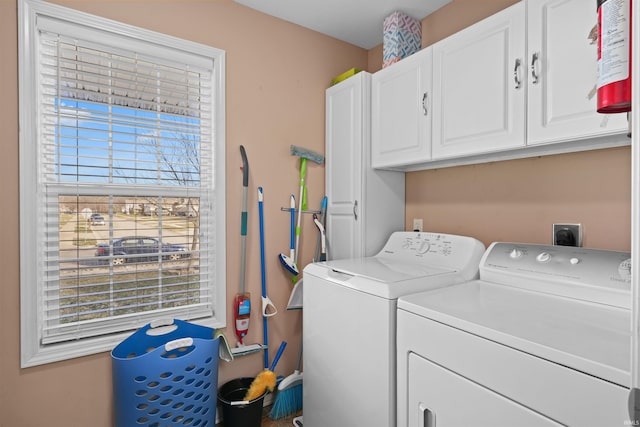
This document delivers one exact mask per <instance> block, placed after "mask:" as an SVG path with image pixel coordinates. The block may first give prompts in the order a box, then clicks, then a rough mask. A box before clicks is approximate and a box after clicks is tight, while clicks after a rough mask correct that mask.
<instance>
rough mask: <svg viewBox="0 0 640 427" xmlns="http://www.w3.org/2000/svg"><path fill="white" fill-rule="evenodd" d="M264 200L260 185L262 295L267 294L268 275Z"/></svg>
mask: <svg viewBox="0 0 640 427" xmlns="http://www.w3.org/2000/svg"><path fill="white" fill-rule="evenodd" d="M263 200H264V195H263V192H262V187H258V219H259V222H260V264H261V266H262V268H261V279H262V297H263V298H264V297H266V296H267V275H266V271H265V260H264V210H263V207H262V202H263Z"/></svg>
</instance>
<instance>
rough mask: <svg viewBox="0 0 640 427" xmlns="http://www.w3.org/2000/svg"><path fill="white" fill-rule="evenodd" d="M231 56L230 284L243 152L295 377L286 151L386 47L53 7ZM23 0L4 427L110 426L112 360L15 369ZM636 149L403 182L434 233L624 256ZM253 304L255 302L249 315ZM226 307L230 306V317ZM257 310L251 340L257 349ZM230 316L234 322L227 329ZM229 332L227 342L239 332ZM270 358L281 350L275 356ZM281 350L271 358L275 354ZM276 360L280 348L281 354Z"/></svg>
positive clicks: (235, 18)
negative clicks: (355, 71)
mask: <svg viewBox="0 0 640 427" xmlns="http://www.w3.org/2000/svg"><path fill="white" fill-rule="evenodd" d="M58 2H59V3H61V4H64V5H66V6H69V7H73V8H76V9H79V10H83V11H87V12H90V13H94V14H97V15H101V16H105V17H108V18H112V19H116V20H119V21H122V22H126V23H130V24H134V25H138V26H141V27H145V28H149V29H152V30H156V31H161V32H164V33H168V34H171V35H175V36H178V37H182V38H186V39H190V40H194V41H197V42H201V43H204V44H208V45H212V46H215V47H218V48H222V49H225V50H226V51H227V234H228V236H227V239H228V240H227V253H228V254H229V256H228V260H227V289H228V299H229V301H231V299H232V297H233V295H234V293H235V292H236V290H237V288H238V277H239V263H238V259H239V253H240V248H239V246H240V245H239V241H240V239H239V229H240V220H239V219H240V209H241V200H240V199H241V189H242V178H241V172H240V170H239V166H240V165H241V160H240V155H239V150H238V147H239V145H240V144H243V145H245V147H246V149H247V154H248V157H249V163H250V170H251V177H250V189H251V192H250V194H251V199H250V200H251V203H250V208H249V223H250V227H249V234H248V238H247V239H248V241H247V244H248V267H247V286H248V287H249V288H250V290H251V291H252V293H253V294H254V295H256V296H257V295H259V294H260V265H259V263H260V256H259V248H258V226H257V207H256V204H255V201H254V200H255V198H254V197H253V195H254V194H255V188H256V187H257V186H258V185H262V186H263V187H264V189H265V218H266V221H265V222H266V224H265V230H266V242H267V243H266V253H267V260H268V265H267V286H268V293H269V296H270V297H271V299H272V300H273V301H274V302H275V303H276V305H277V306H278V308H279V309H280V313H279V314H278V315H277V316H276V317H275V318H273V319H272V320H271V321H270V340H271V342H272V343H275V345H274V347H275V346H277V344H279V342H280V341H281V340H283V339H285V340H287V341H288V342H289V347H288V350H287V351H286V352H285V355H284V357H283V359H282V361H281V362H280V364H279V369H278V370H279V371H281V372H283V373H285V374H286V373H288V372H290V371H292V370H293V368H294V365H295V356H296V352H297V346H298V342H299V339H300V325H301V316H300V313H299V312H286V310H284V307H285V306H286V302H287V299H288V297H289V292H290V289H291V284H290V282H289V279H288V276H287V275H286V274H285V273H283V271H282V268H281V267H280V265H279V264H278V261H277V259H276V255H277V254H278V253H280V252H282V251H286V250H287V248H288V244H289V242H288V236H289V235H288V233H289V231H288V215H286V214H285V213H282V212H280V207H281V206H286V205H287V202H288V195H289V194H290V193H292V192H293V193H296V194H297V166H298V163H297V162H296V160H295V159H294V158H291V157H290V156H289V146H290V145H291V144H296V145H300V146H303V147H307V148H310V149H312V150H315V151H319V152H323V150H324V90H325V89H326V87H327V86H328V82H329V81H330V79H331V78H332V77H333V76H335V75H337V74H339V73H341V72H343V71H345V70H347V69H349V68H351V67H358V68H363V69H367V70H369V71H371V72H375V71H376V70H378V69H379V68H380V66H379V65H378V64H381V62H382V60H381V58H382V49H381V47H377V48H374V49H372V50H371V51H370V52H369V54H367V52H365V51H363V50H361V49H359V48H356V47H353V46H349V45H347V44H345V43H342V42H339V41H336V40H333V39H331V38H329V37H326V36H322V35H320V34H317V33H314V32H311V31H307V30H304V29H302V28H300V27H298V26H295V25H292V24H288V23H285V22H282V21H279V20H276V19H274V18H270V17H268V16H265V15H262V14H260V13H257V12H254V11H252V10H250V9H246V8H244V7H242V6H239V5H237V4H235V3H233V2H232V0H202V1H183V0H131V1H117V2H116V1H110V0H84V1H77V2H64V1H58ZM514 2H515V0H495V1H482V2H478V1H477V0H454V1H453V2H452V3H451V4H450V5H448V6H446V7H445V8H443V9H441V10H440V11H438V12H436V13H435V14H434V15H432V16H431V17H429V18H427V19H425V20H424V21H423V34H424V40H423V45H424V46H426V45H428V44H431V43H433V42H435V41H437V40H439V39H441V38H443V37H446V36H447V35H449V34H451V33H453V32H455V31H457V30H458V29H460V28H462V27H464V26H466V25H468V24H470V23H472V22H475V21H477V20H478V19H481V18H483V17H485V16H488V15H490V14H491V13H494V12H495V11H497V10H500V9H502V8H503V7H505V6H507V5H509V4H512V3H514ZM16 15H17V13H16V0H0V34H1V36H2V37H0V48H1V49H0V51H1V52H2V53H3V56H4V60H3V61H2V62H1V63H0V77H1V78H0V88H1V90H0V93H1V94H2V96H3V98H4V102H3V104H2V106H0V109H1V111H0V129H1V130H2V134H1V136H0V141H1V142H0V144H1V146H2V151H1V153H2V156H1V157H0V183H1V184H0V197H1V198H0V200H2V202H3V209H0V224H2V225H3V228H2V233H1V237H2V243H3V244H2V245H0V259H1V260H2V280H1V282H0V342H1V343H2V345H1V346H0V427H40V426H50V427H57V426H65V427H76V426H82V427H84V426H92V427H94V426H95V427H101V426H110V425H111V366H110V364H111V361H110V357H109V354H107V353H104V354H98V355H95V356H91V357H84V358H79V359H75V360H70V361H66V362H61V363H55V364H51V365H46V366H41V367H35V368H30V369H20V367H19V366H20V362H19V359H20V357H19V348H20V347H19V345H20V342H19V257H18V251H17V248H18V247H19V231H18V227H19V211H18V203H19V198H18V185H17V182H18V92H17V79H18V76H17V74H18V73H17V16H16ZM629 153H630V150H629V149H628V148H618V149H611V150H600V151H594V152H589V153H579V154H568V155H560V156H551V157H543V158H534V159H526V160H515V161H507V162H498V163H489V164H484V165H475V166H462V167H457V168H449V169H441V170H433V171H425V172H413V173H409V174H407V196H406V197H407V206H406V208H407V209H406V212H407V224H410V221H411V219H412V218H418V217H419V218H424V222H425V228H426V229H430V230H439V231H443V232H452V233H461V234H468V235H472V236H476V237H478V238H479V239H481V240H483V241H484V242H485V243H486V244H488V243H489V242H491V241H493V240H520V241H531V242H544V241H545V239H547V238H548V236H549V235H550V233H549V229H550V227H551V223H552V222H554V221H568V222H581V223H583V224H584V225H585V243H586V245H587V246H591V247H602V248H610V249H620V250H629V247H630V191H631V190H630V157H629ZM323 169H324V168H323V167H317V166H315V165H311V166H310V167H309V171H308V183H309V197H310V198H309V200H310V203H318V202H317V201H319V200H320V198H321V197H322V194H323V176H324V170H323ZM315 236H316V234H315V229H314V227H313V224H312V223H311V221H310V219H309V218H305V223H304V224H303V238H302V240H303V249H302V260H303V263H304V262H307V261H309V260H310V258H311V257H312V255H313V249H314V246H315ZM257 305H258V304H257V302H254V307H256V306H257ZM229 307H230V303H229V304H228V309H229ZM256 314H257V310H254V317H253V318H252V326H251V331H250V335H249V338H248V341H249V342H261V339H262V335H261V319H260V318H259V317H258V316H257V315H256ZM230 316H231V312H230V309H229V318H228V320H227V323H228V324H229V325H230V324H231V323H230V320H231V318H230ZM227 335H228V336H230V337H232V336H233V333H232V332H231V331H229V332H227ZM274 350H275V349H274ZM274 350H272V351H274ZM272 355H273V353H272ZM261 364H262V358H261V356H260V355H257V354H256V355H253V356H248V357H245V358H242V359H238V360H236V361H234V362H233V363H231V364H227V363H221V366H220V382H224V381H226V380H227V379H230V378H235V377H238V376H245V375H253V374H254V373H256V372H257V371H258V370H259V369H260V368H261Z"/></svg>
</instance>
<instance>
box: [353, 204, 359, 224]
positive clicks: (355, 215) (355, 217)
mask: <svg viewBox="0 0 640 427" xmlns="http://www.w3.org/2000/svg"><path fill="white" fill-rule="evenodd" d="M353 219H355V220H356V221H357V220H358V201H357V200H355V201H354V202H353Z"/></svg>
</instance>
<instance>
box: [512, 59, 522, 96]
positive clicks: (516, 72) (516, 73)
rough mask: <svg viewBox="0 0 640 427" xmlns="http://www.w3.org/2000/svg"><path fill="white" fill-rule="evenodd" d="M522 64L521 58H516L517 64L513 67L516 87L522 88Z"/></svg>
mask: <svg viewBox="0 0 640 427" xmlns="http://www.w3.org/2000/svg"><path fill="white" fill-rule="evenodd" d="M521 65H522V61H521V60H520V58H518V59H516V66H515V67H513V80H514V81H515V82H516V89H520V88H521V87H522V79H521V78H520V66H521Z"/></svg>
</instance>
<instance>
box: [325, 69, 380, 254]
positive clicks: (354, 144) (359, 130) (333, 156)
mask: <svg viewBox="0 0 640 427" xmlns="http://www.w3.org/2000/svg"><path fill="white" fill-rule="evenodd" d="M370 78H371V75H370V74H368V73H365V72H361V73H359V74H356V75H355V76H353V77H350V78H349V79H347V80H345V81H343V82H341V83H339V84H337V85H336V86H333V87H331V88H329V89H327V92H326V104H325V108H326V118H325V120H326V130H325V132H326V133H325V135H326V141H325V143H326V147H325V149H326V153H325V155H326V163H325V164H326V169H325V187H326V190H325V191H326V194H327V199H328V203H327V217H326V224H327V242H328V245H329V248H328V250H327V252H328V256H329V257H330V259H340V258H355V257H357V256H359V255H360V253H361V250H362V248H361V241H362V235H361V234H362V227H361V226H360V224H361V222H360V221H358V220H359V218H358V216H357V213H358V209H359V208H360V207H359V206H358V203H362V185H363V183H362V167H363V165H362V163H363V159H362V157H363V139H364V134H363V132H364V129H363V120H364V116H363V115H364V114H369V113H368V111H369V110H368V109H367V110H365V108H364V105H363V104H364V102H365V97H366V99H368V96H367V93H366V92H367V91H369V87H370ZM366 122H367V123H368V121H366Z"/></svg>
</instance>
